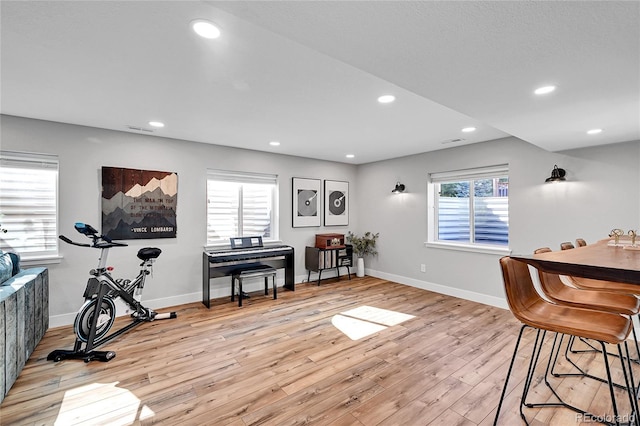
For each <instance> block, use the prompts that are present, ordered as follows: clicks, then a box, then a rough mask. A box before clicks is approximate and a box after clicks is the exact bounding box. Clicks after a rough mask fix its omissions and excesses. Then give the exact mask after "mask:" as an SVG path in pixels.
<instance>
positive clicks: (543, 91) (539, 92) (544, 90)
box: [533, 86, 556, 95]
mask: <svg viewBox="0 0 640 426" xmlns="http://www.w3.org/2000/svg"><path fill="white" fill-rule="evenodd" d="M554 90H556V86H542V87H538V88H537V89H536V90H535V91H534V92H533V93H535V94H536V95H546V94H547V93H551V92H553V91H554Z"/></svg>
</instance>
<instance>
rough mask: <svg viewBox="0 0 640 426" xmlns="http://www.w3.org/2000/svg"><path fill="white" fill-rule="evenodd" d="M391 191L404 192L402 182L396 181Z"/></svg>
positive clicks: (395, 192)
mask: <svg viewBox="0 0 640 426" xmlns="http://www.w3.org/2000/svg"><path fill="white" fill-rule="evenodd" d="M391 192H393V193H394V194H400V193H401V192H404V184H402V183H400V182H398V183H396V187H395V188H393V191H391Z"/></svg>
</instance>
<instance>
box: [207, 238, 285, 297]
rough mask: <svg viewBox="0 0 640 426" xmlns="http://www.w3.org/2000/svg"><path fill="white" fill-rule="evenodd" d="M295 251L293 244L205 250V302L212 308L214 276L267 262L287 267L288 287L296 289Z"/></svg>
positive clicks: (276, 266)
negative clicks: (211, 283) (211, 284)
mask: <svg viewBox="0 0 640 426" xmlns="http://www.w3.org/2000/svg"><path fill="white" fill-rule="evenodd" d="M294 261H295V257H294V251H293V247H291V246H284V245H279V246H266V247H252V248H242V249H229V250H214V251H204V252H203V253H202V303H204V305H205V306H206V307H207V308H210V307H211V289H210V281H211V278H219V277H225V276H229V277H231V276H232V275H233V273H234V272H236V271H237V270H239V269H243V268H250V267H252V266H259V265H266V266H270V267H272V268H275V269H284V288H286V289H288V290H292V291H294V290H295V284H294V280H295V273H294Z"/></svg>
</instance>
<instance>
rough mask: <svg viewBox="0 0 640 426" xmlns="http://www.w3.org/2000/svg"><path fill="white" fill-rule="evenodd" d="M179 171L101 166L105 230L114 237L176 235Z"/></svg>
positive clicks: (116, 238)
mask: <svg viewBox="0 0 640 426" xmlns="http://www.w3.org/2000/svg"><path fill="white" fill-rule="evenodd" d="M177 203H178V174H177V173H172V172H160V171H154V170H137V169H125V168H121V167H102V234H103V235H106V236H107V237H109V238H111V239H112V240H131V239H147V238H175V237H176V232H177V227H176V224H177V221H176V205H177Z"/></svg>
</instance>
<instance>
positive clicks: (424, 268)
mask: <svg viewBox="0 0 640 426" xmlns="http://www.w3.org/2000/svg"><path fill="white" fill-rule="evenodd" d="M420 272H427V265H425V264H424V263H421V264H420Z"/></svg>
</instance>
